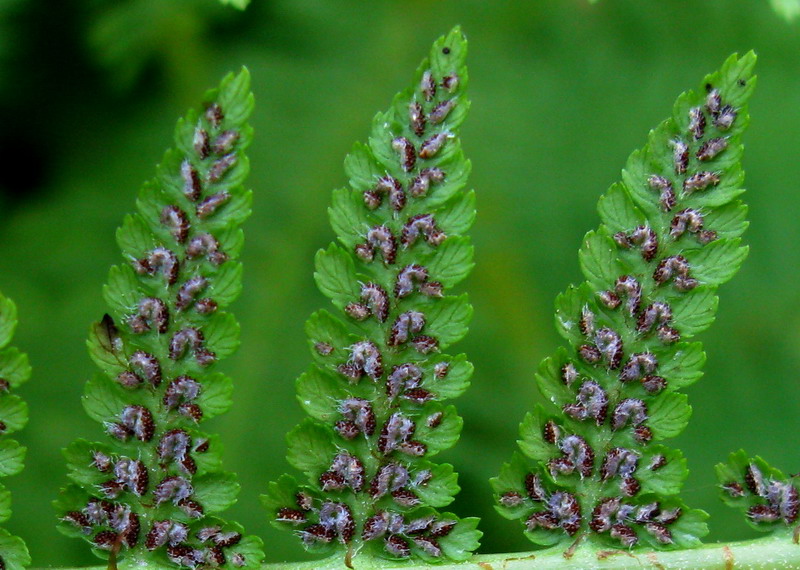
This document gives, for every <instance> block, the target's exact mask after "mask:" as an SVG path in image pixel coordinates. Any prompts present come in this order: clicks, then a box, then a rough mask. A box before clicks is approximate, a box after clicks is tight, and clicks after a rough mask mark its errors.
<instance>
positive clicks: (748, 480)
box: [716, 450, 800, 542]
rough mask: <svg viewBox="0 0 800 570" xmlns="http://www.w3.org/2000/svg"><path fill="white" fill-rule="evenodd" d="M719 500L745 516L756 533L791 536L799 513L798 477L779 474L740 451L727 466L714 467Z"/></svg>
mask: <svg viewBox="0 0 800 570" xmlns="http://www.w3.org/2000/svg"><path fill="white" fill-rule="evenodd" d="M716 471H717V479H718V480H719V483H720V486H721V488H720V497H721V498H722V500H723V501H724V502H725V503H726V504H727V505H728V506H730V507H733V508H735V509H740V510H742V511H743V512H744V514H745V520H746V521H747V524H748V525H749V526H750V527H752V528H754V529H756V530H759V531H762V532H764V531H772V532H774V533H775V534H787V535H791V534H794V536H795V542H797V539H796V537H797V529H796V522H797V517H798V513H799V512H800V499H798V488H797V477H796V476H791V477H786V476H785V475H784V474H783V473H782V472H781V471H779V470H778V469H775V468H774V467H772V466H770V465H769V463H767V462H766V461H764V460H763V459H761V458H760V457H758V456H756V457H755V458H750V457H748V456H747V454H746V453H745V452H744V450H739V451H737V452H735V453H731V455H730V457H729V458H728V463H720V464H718V465H717V466H716Z"/></svg>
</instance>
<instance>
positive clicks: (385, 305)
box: [263, 28, 481, 565]
mask: <svg viewBox="0 0 800 570" xmlns="http://www.w3.org/2000/svg"><path fill="white" fill-rule="evenodd" d="M466 45H467V44H466V40H465V39H464V36H463V34H462V33H461V31H460V29H459V28H454V29H453V30H452V31H451V32H450V33H449V34H447V35H446V36H444V37H442V38H439V39H438V40H437V41H436V42H435V43H434V44H433V47H432V49H431V52H430V56H429V57H428V59H426V60H425V61H424V62H423V63H422V65H421V66H420V67H419V69H418V70H417V73H416V76H415V78H414V82H413V84H412V86H411V87H410V88H409V89H407V90H405V91H403V92H401V93H400V94H398V95H397V96H396V97H395V98H394V99H393V101H392V105H391V108H390V109H389V110H388V111H386V112H383V113H379V114H378V115H377V116H376V117H375V119H374V120H373V123H372V131H371V134H370V137H369V141H368V143H367V144H356V145H355V146H354V147H353V151H352V152H351V153H350V155H348V157H347V158H346V160H345V170H346V173H347V176H348V178H349V181H350V186H349V187H348V188H343V189H340V190H337V191H335V192H334V193H333V204H332V206H331V208H330V209H329V215H330V221H331V226H332V227H333V229H334V231H335V232H336V234H337V236H338V239H339V244H331V245H330V246H329V247H328V248H327V249H324V250H320V251H319V252H318V253H317V256H316V260H315V261H316V272H315V275H314V276H315V279H316V282H317V286H318V287H319V289H320V291H322V293H323V294H324V295H325V296H326V297H328V298H330V300H331V301H332V303H333V305H334V307H335V311H334V312H333V313H329V312H327V311H319V312H317V313H315V314H314V315H312V317H311V318H310V319H309V321H308V323H307V325H306V332H307V334H308V336H309V344H310V348H311V352H312V357H313V360H314V365H313V366H312V367H311V368H309V370H308V371H307V372H306V373H305V374H303V375H302V376H301V377H300V378H299V379H298V381H297V396H298V400H299V402H300V405H301V406H302V407H303V409H304V410H305V411H306V412H307V413H308V414H309V416H310V418H308V419H307V420H306V421H305V422H303V423H302V424H301V425H300V426H299V427H298V428H296V429H295V430H293V431H292V432H291V433H290V434H289V439H288V442H289V453H288V457H287V458H288V460H289V463H291V464H292V465H293V466H294V467H295V468H297V469H299V470H300V471H302V472H303V473H304V475H305V476H306V477H307V478H308V484H306V485H298V484H297V483H296V482H295V481H294V480H293V479H291V478H288V477H284V478H282V479H281V480H280V481H279V482H278V483H275V484H272V485H271V486H270V489H269V494H268V495H266V496H265V497H264V499H263V501H264V505H265V506H266V508H267V509H268V510H269V513H270V516H271V517H272V521H273V523H274V524H275V525H276V526H278V527H280V528H284V529H288V530H292V531H294V532H295V533H297V534H298V535H299V536H300V538H301V540H302V543H303V546H304V547H305V548H306V549H307V550H309V551H312V552H317V553H328V554H332V555H333V554H335V553H339V554H340V555H341V556H342V557H343V562H344V564H346V565H350V564H351V562H352V561H353V559H354V558H355V557H358V559H359V560H365V559H366V560H368V559H371V558H372V559H374V558H378V559H380V558H388V559H394V560H408V559H418V560H422V561H425V562H439V561H442V560H447V559H450V560H464V559H466V558H468V557H469V556H470V553H471V552H472V551H473V550H474V549H475V548H476V547H477V545H478V539H479V538H480V536H481V533H480V532H479V531H478V530H477V528H476V525H477V521H476V520H475V519H460V518H459V517H457V516H455V515H453V514H452V513H447V512H439V511H438V510H436V509H439V508H441V507H444V506H446V505H448V504H449V503H450V502H452V500H453V497H454V495H455V493H457V492H458V490H459V487H458V483H457V476H456V474H455V473H454V471H453V468H452V467H451V466H450V465H447V464H441V465H437V464H435V463H432V462H431V461H430V458H431V457H433V456H434V455H435V454H436V453H438V452H439V451H442V450H444V449H448V448H449V447H451V446H453V445H454V444H455V443H456V441H457V440H458V436H459V433H460V431H461V426H462V423H463V422H462V420H461V418H460V417H459V416H458V415H457V414H456V410H455V408H454V407H453V406H448V405H444V404H443V402H444V401H445V400H447V399H449V398H453V397H456V396H459V395H460V394H462V393H463V392H464V390H465V389H466V388H467V386H468V385H469V378H470V376H471V374H472V365H471V364H470V363H469V362H468V361H467V360H466V357H464V356H463V355H460V356H449V355H447V354H445V353H444V352H443V351H444V350H445V349H446V348H447V347H449V346H450V345H452V344H453V343H455V342H457V341H458V340H460V339H461V338H462V337H463V336H464V335H465V334H466V332H467V325H468V323H469V320H470V318H471V316H472V307H471V306H470V304H469V302H468V300H467V297H466V295H460V296H458V295H452V294H450V289H451V288H452V287H453V286H454V285H456V284H457V283H458V282H459V281H461V280H462V279H464V278H465V277H466V275H467V274H468V273H469V271H470V270H471V268H472V265H473V263H472V246H471V244H470V241H469V238H468V237H467V236H466V235H464V234H465V232H466V231H467V230H468V229H469V227H470V226H471V225H472V222H473V219H474V217H475V196H474V193H473V192H468V191H466V190H465V186H466V181H467V176H468V174H469V170H470V165H469V162H468V161H467V160H466V159H465V158H464V155H463V153H462V150H461V144H460V140H459V137H458V128H459V126H460V125H461V123H462V122H463V120H464V118H465V116H466V112H467V109H468V108H469V100H468V99H467V97H466V86H467V70H466V67H465V63H464V62H465V57H466ZM356 565H357V563H356Z"/></svg>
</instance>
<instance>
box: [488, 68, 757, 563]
mask: <svg viewBox="0 0 800 570" xmlns="http://www.w3.org/2000/svg"><path fill="white" fill-rule="evenodd" d="M754 63H755V56H754V55H753V54H752V53H749V54H747V55H745V56H744V57H742V58H738V57H736V56H732V57H731V58H729V59H728V60H727V61H726V62H725V64H724V65H723V67H722V69H721V71H719V72H718V73H715V74H712V75H709V76H707V77H706V78H705V79H704V81H703V83H702V84H701V88H700V89H699V90H698V91H697V92H689V93H685V94H684V95H681V96H680V97H679V98H678V100H677V102H676V104H675V107H674V109H673V115H672V118H671V119H668V120H666V121H664V122H663V123H661V124H660V125H659V126H658V127H657V128H656V129H655V130H653V131H651V133H650V135H649V138H648V142H647V145H646V146H645V148H644V149H642V150H640V151H636V152H634V153H633V154H632V155H631V156H630V158H629V160H628V163H627V166H626V168H625V170H624V171H623V173H622V182H621V183H618V184H614V185H613V186H612V187H611V188H610V189H609V191H608V192H607V193H606V194H605V196H603V197H602V198H601V200H600V204H599V208H598V209H599V213H600V217H601V219H602V222H603V224H602V225H601V226H600V228H599V229H598V230H597V231H592V232H589V233H588V234H587V235H586V238H585V239H584V243H583V246H582V247H581V251H580V255H579V257H580V264H581V269H582V271H583V274H584V276H585V277H586V282H585V283H583V284H582V285H580V286H578V287H571V288H570V289H568V290H567V291H566V292H565V293H563V294H562V295H560V296H559V297H558V299H557V300H556V326H557V328H558V331H559V332H560V333H561V335H562V336H563V337H564V338H565V339H566V340H567V341H568V342H569V343H570V347H569V349H560V350H559V351H558V352H557V353H556V355H555V356H553V357H551V358H548V359H546V360H545V361H544V362H543V363H542V365H541V366H540V368H539V372H538V374H537V376H536V380H537V385H538V387H539V390H540V391H541V393H542V395H543V396H544V400H545V401H546V402H548V403H547V405H546V406H545V407H540V408H539V409H537V411H536V412H534V413H533V414H530V415H529V416H528V417H527V418H526V419H525V421H524V422H523V423H522V426H521V428H520V433H521V440H520V442H519V443H520V448H521V450H522V454H523V455H524V456H525V457H523V456H521V455H517V456H516V457H515V458H514V459H513V461H512V462H511V463H509V464H507V465H505V466H504V467H503V470H502V473H501V475H500V477H499V478H497V479H495V480H494V481H493V486H494V489H495V492H496V493H497V499H498V502H499V505H498V510H499V512H500V513H501V514H502V515H503V516H505V517H507V518H511V519H521V520H522V522H523V523H524V526H525V532H526V535H527V536H528V538H530V539H531V540H532V541H533V542H535V543H537V544H540V545H550V544H556V543H567V542H573V541H574V542H575V543H576V544H577V542H579V541H580V540H581V539H582V538H584V537H587V536H589V537H591V540H592V541H596V542H598V543H600V544H605V545H608V546H616V547H619V546H622V547H630V546H633V545H637V544H641V543H646V544H648V545H649V546H652V547H657V548H663V547H691V546H694V545H696V544H698V543H699V539H700V537H701V536H703V535H704V534H706V532H707V529H706V525H705V523H704V522H703V521H704V519H705V518H706V515H705V513H703V512H702V511H698V510H689V509H687V507H686V506H685V505H684V504H683V502H682V501H681V500H680V499H679V498H678V497H677V494H678V492H679V491H680V488H681V485H682V483H683V480H684V479H685V478H686V475H687V473H688V472H687V470H686V467H685V461H684V459H683V458H682V455H681V453H680V452H679V451H677V450H671V449H668V448H666V447H664V446H662V445H659V444H656V443H653V442H656V441H659V440H663V439H667V438H670V437H675V436H676V435H678V434H679V433H680V432H681V431H682V430H683V429H684V427H685V426H686V424H687V422H688V419H689V416H690V414H691V408H690V407H689V405H688V402H687V397H686V396H685V395H683V394H680V393H678V392H677V390H678V389H679V388H681V387H683V386H686V385H688V384H691V383H692V382H695V381H696V380H697V379H699V377H700V376H701V375H702V372H701V367H702V365H703V362H704V360H705V357H704V354H703V352H702V348H701V346H700V344H699V343H689V342H687V340H688V339H689V338H691V337H692V336H694V335H696V334H697V333H699V332H701V331H703V330H705V329H706V328H707V327H708V326H709V325H710V324H711V323H712V322H713V320H714V314H715V312H716V308H717V302H718V300H717V297H716V289H717V287H718V286H719V285H720V284H722V283H724V282H725V281H727V280H728V279H730V278H731V277H732V276H733V274H734V273H735V272H736V271H737V270H738V268H739V266H740V265H741V263H742V261H743V260H744V258H745V257H746V255H747V248H746V247H742V246H741V245H740V236H741V234H742V233H743V232H744V230H745V228H746V227H747V222H746V221H745V219H744V218H745V214H746V208H745V206H744V205H743V204H742V203H741V202H740V201H739V200H738V196H739V195H740V194H741V193H742V192H743V188H742V186H741V184H742V179H743V174H742V170H741V167H740V161H741V155H742V146H741V143H740V138H741V133H742V131H743V130H744V129H745V127H746V126H747V123H748V120H749V119H748V115H747V100H748V99H749V96H750V94H751V92H752V90H753V87H754V84H755V80H754V78H753V77H752V68H753V65H754ZM526 458H527V459H526ZM529 460H530V461H529Z"/></svg>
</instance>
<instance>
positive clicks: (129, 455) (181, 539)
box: [55, 70, 263, 568]
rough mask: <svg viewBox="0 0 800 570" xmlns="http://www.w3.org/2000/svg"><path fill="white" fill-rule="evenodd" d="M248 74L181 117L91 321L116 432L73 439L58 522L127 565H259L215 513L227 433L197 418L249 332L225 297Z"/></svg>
mask: <svg viewBox="0 0 800 570" xmlns="http://www.w3.org/2000/svg"><path fill="white" fill-rule="evenodd" d="M249 83H250V81H249V74H248V73H247V71H246V70H243V71H242V72H241V73H239V74H238V75H233V74H231V75H228V76H227V77H226V78H225V79H223V81H222V83H221V85H220V87H219V89H217V90H214V91H210V92H209V93H207V94H206V98H205V105H204V108H203V110H202V112H201V113H198V112H196V111H191V112H190V113H189V114H188V115H187V116H186V117H185V118H184V119H182V120H181V121H179V122H178V125H177V128H176V132H175V148H174V149H172V150H169V151H168V152H167V153H166V155H165V156H164V159H163V161H162V163H161V165H160V166H159V167H158V174H157V177H156V178H155V179H154V180H152V181H151V182H148V183H146V184H145V185H144V187H143V188H142V190H141V192H140V194H139V199H138V201H137V209H138V213H136V214H134V215H132V216H128V217H126V218H125V221H124V223H123V225H122V227H121V228H120V229H119V231H118V232H117V241H118V243H119V246H120V248H121V250H122V253H123V256H124V258H125V260H126V263H125V264H123V265H118V266H115V267H112V268H111V271H110V273H109V278H108V284H107V285H106V287H105V288H104V296H105V299H106V302H107V304H108V307H109V314H108V315H106V316H105V317H104V318H103V319H102V320H101V321H100V322H99V323H96V324H95V325H93V326H92V329H91V331H90V336H89V340H88V343H87V344H88V347H89V353H90V355H91V356H92V358H93V360H94V361H95V363H96V364H97V366H98V367H99V368H100V371H101V372H100V373H99V374H97V375H96V376H95V378H94V379H92V380H90V381H89V382H88V383H87V384H86V389H85V395H84V398H83V404H84V408H85V409H86V412H87V413H88V414H89V416H91V417H92V418H93V419H95V420H97V421H98V422H101V423H102V424H103V425H104V427H105V431H106V433H107V434H108V435H109V436H110V440H109V441H108V442H107V443H90V442H88V441H84V440H78V441H76V442H74V443H73V444H72V445H71V446H70V447H69V448H68V449H66V450H65V456H66V458H67V463H68V465H69V469H70V472H69V478H70V479H71V480H72V484H71V485H69V486H68V487H67V488H66V489H65V490H64V492H63V493H62V495H61V497H60V498H59V499H58V500H57V501H56V503H55V506H56V509H57V510H58V513H59V518H60V519H61V522H60V524H59V528H60V530H61V531H62V532H64V533H65V534H67V535H69V536H75V537H82V538H84V539H86V540H87V541H88V542H89V543H90V544H91V545H92V547H93V549H94V550H95V552H96V553H97V554H98V555H99V556H101V557H106V556H110V558H111V560H114V559H115V558H116V557H118V556H119V557H120V558H122V559H123V562H122V564H123V566H124V567H133V566H136V565H141V564H142V563H146V564H147V565H148V566H149V567H153V566H157V565H161V566H169V567H175V566H186V567H196V566H199V565H204V564H209V565H213V566H225V567H231V568H233V567H242V566H248V567H256V566H258V564H259V563H260V560H261V558H262V556H263V555H262V553H261V551H260V540H259V539H257V538H254V537H243V536H242V534H241V533H242V529H241V527H240V526H239V525H237V524H234V523H226V522H224V521H222V520H219V519H217V518H215V517H214V516H212V515H215V514H217V513H220V512H222V511H224V510H225V509H226V508H227V507H229V506H230V505H232V504H233V503H234V502H235V500H236V495H237V492H238V484H237V483H236V480H235V477H234V476H233V475H232V474H228V473H223V472H221V468H222V457H221V455H222V449H221V446H220V443H219V441H218V440H217V438H216V437H214V436H211V435H208V434H206V433H203V432H202V431H200V430H199V428H198V424H199V423H200V421H201V420H204V419H207V418H209V417H212V416H215V415H218V414H220V413H223V412H225V411H226V410H227V409H228V408H229V407H230V405H231V391H232V383H231V380H230V379H229V378H228V377H227V376H225V375H224V374H221V373H219V372H213V371H212V370H213V368H214V365H215V364H216V362H217V361H218V360H219V359H221V358H224V357H226V356H228V355H229V354H231V353H232V352H233V351H234V350H235V349H236V347H237V346H238V342H239V341H238V336H239V326H238V323H237V322H236V320H235V319H234V317H233V315H231V314H229V313H225V312H223V311H222V309H223V308H224V307H226V306H227V305H228V304H230V303H231V302H232V301H233V300H234V299H235V298H236V296H237V295H238V294H239V290H240V288H241V266H240V264H239V263H238V262H237V261H236V259H237V257H238V256H239V252H240V250H241V247H242V240H243V234H242V231H241V229H240V225H241V223H242V222H243V221H244V220H245V219H246V218H247V217H248V215H249V214H250V201H251V192H250V191H249V190H245V189H244V187H243V186H242V183H243V181H244V179H245V177H246V176H247V173H248V170H249V165H248V160H247V157H246V156H245V154H244V150H245V149H246V148H247V147H248V146H249V144H250V141H251V139H252V128H251V127H250V126H249V125H248V123H247V119H248V117H249V115H250V113H251V111H252V108H253V96H252V94H251V93H250V90H249Z"/></svg>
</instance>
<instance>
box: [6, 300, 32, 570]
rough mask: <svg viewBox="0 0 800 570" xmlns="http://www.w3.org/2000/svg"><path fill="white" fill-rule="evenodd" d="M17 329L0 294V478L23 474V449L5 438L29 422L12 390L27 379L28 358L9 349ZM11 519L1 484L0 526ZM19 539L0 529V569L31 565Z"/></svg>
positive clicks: (11, 309)
mask: <svg viewBox="0 0 800 570" xmlns="http://www.w3.org/2000/svg"><path fill="white" fill-rule="evenodd" d="M16 328H17V307H16V306H15V305H14V303H13V301H11V300H10V299H8V298H6V297H4V296H3V295H2V294H0V434H2V437H0V477H7V476H9V475H16V474H17V473H19V472H20V471H22V469H23V467H24V465H23V463H22V462H23V460H24V459H25V451H26V449H25V448H24V447H22V446H21V445H20V444H19V443H18V442H16V441H14V440H13V439H9V438H7V437H5V436H7V435H8V434H11V433H14V432H15V431H18V430H20V429H22V428H23V427H24V426H25V424H26V423H27V421H28V406H27V404H25V402H24V401H23V400H22V399H21V398H20V397H19V396H17V395H15V394H12V393H11V391H12V390H14V389H16V388H18V387H19V386H20V384H22V383H23V382H25V381H26V380H28V379H29V378H30V375H31V367H30V365H29V364H28V357H27V356H26V355H25V354H23V353H21V352H20V351H19V350H17V349H16V348H14V347H12V346H9V343H10V342H11V339H12V337H13V336H14V329H16ZM10 517H11V493H10V492H9V491H8V489H6V488H5V487H4V486H3V485H2V484H0V523H4V522H6V521H7V520H8V519H9V518H10ZM30 562H31V558H30V556H29V555H28V549H27V548H26V547H25V543H24V542H23V541H22V539H21V538H19V537H16V536H13V535H11V534H10V533H9V532H8V531H6V530H5V529H3V528H0V568H8V569H9V570H20V569H21V568H24V567H25V566H26V565H28V564H30Z"/></svg>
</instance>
